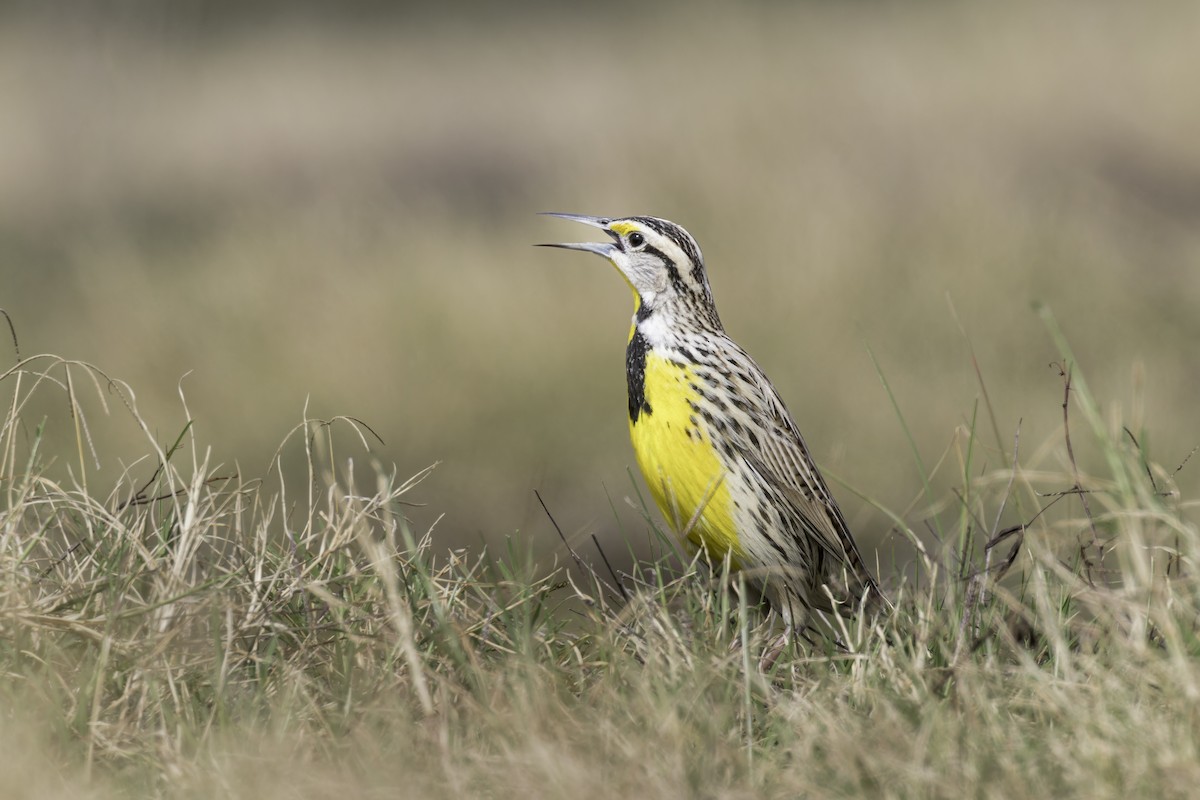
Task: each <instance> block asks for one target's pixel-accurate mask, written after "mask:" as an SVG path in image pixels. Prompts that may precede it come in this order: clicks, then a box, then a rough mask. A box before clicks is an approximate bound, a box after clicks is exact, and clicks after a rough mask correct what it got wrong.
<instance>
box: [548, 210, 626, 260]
mask: <svg viewBox="0 0 1200 800" xmlns="http://www.w3.org/2000/svg"><path fill="white" fill-rule="evenodd" d="M542 213H543V214H544V215H545V216H548V217H559V218H561V219H569V220H571V221H572V222H582V223H583V224H584V225H591V226H592V227H593V228H599V229H600V230H602V231H604V232H605V233H607V234H608V235H609V236H611V237H613V239H616V238H617V235H616V234H615V233H613V232H612V231H611V230H609V228H608V225H609V223H611V222H612V220H611V219H609V218H608V217H589V216H587V215H585V214H556V213H554V212H552V211H545V212H542ZM537 246H538V247H561V248H562V249H564V250H582V251H584V252H585V253H595V254H596V255H598V256H604V257H605V258H608V259H611V258H612V257H613V255H614V254H615V253H618V252H620V249H619V248H618V247H617V246H616V245H615V244H612V243H611V242H559V243H554V244H550V243H547V244H539V245H537Z"/></svg>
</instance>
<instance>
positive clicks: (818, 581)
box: [543, 213, 889, 636]
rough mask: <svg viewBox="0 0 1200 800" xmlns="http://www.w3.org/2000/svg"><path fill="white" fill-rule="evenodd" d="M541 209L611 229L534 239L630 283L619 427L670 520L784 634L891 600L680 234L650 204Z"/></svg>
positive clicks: (694, 250)
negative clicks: (735, 579)
mask: <svg viewBox="0 0 1200 800" xmlns="http://www.w3.org/2000/svg"><path fill="white" fill-rule="evenodd" d="M549 216H554V217H560V218H562V219H567V220H572V221H574V222H581V223H583V224H584V225H590V226H592V227H594V228H599V229H600V230H602V231H604V232H605V233H607V234H608V236H609V237H610V238H611V239H612V241H610V242H574V243H561V244H547V245H543V246H545V247H561V248H566V249H568V250H582V251H584V252H587V253H595V254H596V255H599V256H602V257H604V258H606V259H608V260H609V261H610V262H612V264H613V265H614V266H615V267H616V268H617V271H618V272H620V273H621V275H622V276H623V277H624V278H625V281H626V282H627V283H628V284H629V287H630V289H632V290H633V305H634V314H633V324H632V326H631V328H630V330H629V342H628V346H627V348H626V351H625V375H626V380H627V383H628V390H629V434H630V437H631V439H632V441H633V450H634V453H635V455H636V458H637V462H638V466H639V467H640V468H641V471H642V475H643V476H644V477H645V479H646V483H647V485H648V486H649V489H650V493H651V494H652V495H653V497H654V500H655V502H656V504H657V505H658V508H659V509H660V510H661V511H662V514H663V516H664V517H665V518H666V520H667V522H668V523H669V525H670V526H671V527H672V528H673V529H674V530H675V531H676V533H678V534H679V535H680V536H681V537H682V538H683V539H684V540H685V541H687V542H688V543H690V544H691V545H692V546H694V547H696V548H699V549H700V550H702V551H704V553H705V554H706V555H707V557H708V559H709V561H710V563H714V564H720V563H721V562H722V560H724V559H729V562H730V565H731V567H732V569H734V570H740V571H741V573H742V574H743V576H744V577H745V578H746V580H747V582H748V583H749V584H750V585H751V586H752V587H754V588H756V589H757V590H758V591H759V592H760V593H761V594H762V595H763V596H764V597H765V598H766V599H767V601H768V602H769V603H770V605H771V607H772V608H774V609H775V610H776V611H778V613H779V614H780V615H781V616H782V617H783V619H784V622H785V625H786V626H787V627H786V632H785V636H790V634H791V631H792V630H793V629H794V628H795V627H796V626H802V625H804V623H805V622H806V619H807V615H808V614H809V613H810V612H811V611H814V610H816V611H836V612H838V613H840V614H843V615H848V614H851V613H854V612H856V611H858V610H859V609H865V610H867V611H868V612H872V613H874V612H878V611H881V610H884V609H886V608H888V607H889V604H888V601H887V599H886V598H885V597H884V595H883V593H882V592H881V591H880V589H879V586H878V584H876V582H875V579H874V578H873V577H872V576H871V573H870V571H869V570H868V569H867V566H866V564H865V563H864V561H863V558H862V556H861V555H860V554H859V551H858V547H857V546H856V545H855V543H854V538H853V537H852V536H851V535H850V529H849V527H848V526H847V524H846V519H845V517H844V516H843V515H842V512H841V509H839V508H838V504H837V502H836V501H835V500H834V498H833V495H832V494H831V493H830V491H829V487H828V486H827V485H826V483H825V480H824V478H822V476H821V473H820V471H819V470H818V469H817V466H816V464H815V463H813V460H812V456H811V455H810V454H809V451H808V446H807V445H806V444H805V443H804V437H803V436H801V435H800V430H799V428H797V427H796V423H795V422H794V421H793V420H792V416H791V414H789V413H788V410H787V408H786V407H785V406H784V404H783V401H782V400H781V399H780V397H779V393H778V392H776V391H775V387H774V386H772V385H771V381H770V380H768V379H767V376H766V374H765V373H764V372H763V371H762V369H761V368H760V367H759V366H758V364H757V363H755V361H754V359H752V358H750V356H749V355H747V354H746V351H745V350H743V349H742V348H741V347H740V346H739V345H738V344H737V343H736V342H734V341H733V339H731V338H729V335H728V334H726V333H725V328H724V326H723V325H722V324H721V319H720V317H719V316H718V315H717V308H716V305H715V304H714V303H713V296H712V289H711V288H710V286H709V282H708V276H707V274H706V273H705V268H704V259H703V256H702V255H701V252H700V247H699V245H697V244H696V240H695V239H693V238H692V236H691V234H689V233H688V232H687V231H686V230H684V229H683V228H682V227H681V226H679V225H677V224H675V223H674V222H669V221H667V220H665V219H659V218H657V217H646V216H637V217H620V218H614V217H590V216H584V215H581V214H555V213H551V214H549Z"/></svg>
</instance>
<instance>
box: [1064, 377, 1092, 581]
mask: <svg viewBox="0 0 1200 800" xmlns="http://www.w3.org/2000/svg"><path fill="white" fill-rule="evenodd" d="M1055 366H1057V367H1058V370H1059V375H1061V376H1062V377H1063V379H1064V380H1063V402H1062V410H1063V437H1064V438H1065V439H1066V442H1067V458H1068V459H1069V460H1070V462H1071V472H1072V474H1073V475H1074V476H1075V487H1074V488H1075V489H1078V490H1079V500H1080V502H1081V503H1083V513H1084V514H1086V515H1087V518H1088V527H1089V528H1090V529H1091V532H1092V541H1091V543H1090V546H1091V547H1092V549H1093V550H1095V551H1096V554H1097V556H1098V557H1099V558H1100V559H1103V558H1104V551H1103V549H1102V547H1101V545H1100V532H1099V531H1098V530H1096V518H1095V517H1094V516H1092V504H1091V503H1089V502H1088V497H1087V493H1086V492H1084V491H1083V486H1082V485H1081V484H1080V482H1079V465H1078V464H1077V463H1076V461H1075V448H1073V447H1072V446H1071V418H1070V410H1069V409H1070V407H1071V365H1070V364H1067V363H1065V362H1064V363H1062V364H1056V365H1055ZM1079 555H1080V556H1081V557H1082V558H1083V568H1084V571H1085V572H1086V573H1087V575H1086V577H1087V582H1088V585H1089V586H1095V585H1096V584H1095V582H1094V581H1093V580H1092V567H1093V564H1092V559H1091V557H1090V556H1089V555H1088V552H1087V547H1085V546H1081V547H1080V548H1079Z"/></svg>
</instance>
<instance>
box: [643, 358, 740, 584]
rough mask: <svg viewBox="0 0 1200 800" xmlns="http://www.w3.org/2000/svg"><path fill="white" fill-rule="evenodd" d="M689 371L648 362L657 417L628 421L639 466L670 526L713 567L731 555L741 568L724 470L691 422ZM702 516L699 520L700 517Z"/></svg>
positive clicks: (648, 391)
mask: <svg viewBox="0 0 1200 800" xmlns="http://www.w3.org/2000/svg"><path fill="white" fill-rule="evenodd" d="M694 381H695V376H694V375H693V374H692V372H691V370H690V369H688V368H687V367H685V366H680V365H677V364H673V363H671V362H670V361H667V360H666V359H663V358H660V357H659V356H657V355H654V354H650V355H648V356H647V358H646V374H645V384H644V391H645V395H646V402H648V403H649V404H650V406H651V407H652V408H653V409H654V413H653V414H645V415H642V416H640V417H639V419H638V421H637V422H636V423H635V422H633V421H632V420H631V421H630V423H629V437H630V439H631V440H632V442H633V452H634V455H636V456H637V462H638V467H639V468H641V470H642V476H643V477H644V478H645V479H646V485H647V486H649V487H650V494H651V495H653V496H654V502H655V503H656V504H657V505H658V508H659V510H660V511H661V512H662V515H663V516H664V517H666V519H667V523H668V524H669V525H670V526H671V527H672V528H673V529H674V530H675V531H676V532H678V533H680V534H682V535H684V536H686V537H687V539H688V541H690V542H691V543H692V544H693V545H694V546H696V547H699V548H703V549H705V550H706V551H707V552H708V556H709V558H710V559H711V560H712V561H713V562H714V563H719V562H720V561H722V560H723V559H724V558H725V556H726V555H727V554H728V555H729V556H730V557H731V561H732V566H733V569H740V568H741V565H742V561H743V560H744V559H745V553H744V552H743V550H742V546H741V543H740V542H739V541H738V534H737V528H736V527H735V525H734V521H733V503H732V500H731V498H730V495H729V485H728V483H727V481H726V470H725V466H724V465H723V464H722V463H721V459H720V457H719V455H718V453H717V451H716V450H715V449H714V448H713V445H712V441H711V439H710V438H709V437H708V435H707V434H705V433H704V431H703V430H702V429H701V428H700V427H699V426H698V425H695V424H693V423H692V422H691V417H693V416H694V414H693V412H692V409H691V406H690V405H689V402H697V401H699V400H702V398H701V397H700V396H699V395H698V394H697V393H696V392H693V391H692V390H691V388H690V384H691V383H693V382H694ZM697 512H699V516H697Z"/></svg>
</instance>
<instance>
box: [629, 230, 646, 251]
mask: <svg viewBox="0 0 1200 800" xmlns="http://www.w3.org/2000/svg"><path fill="white" fill-rule="evenodd" d="M645 243H646V237H645V236H642V235H641V234H640V233H638V232H637V231H634V232H633V233H631V234H629V246H630V247H632V248H634V249H637V248H639V247H641V246H642V245H644V244H645Z"/></svg>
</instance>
